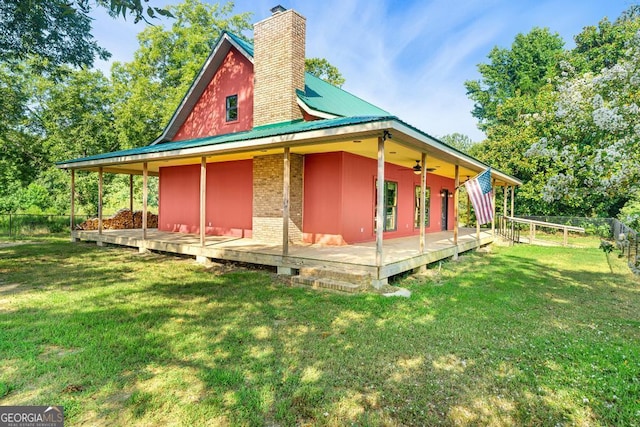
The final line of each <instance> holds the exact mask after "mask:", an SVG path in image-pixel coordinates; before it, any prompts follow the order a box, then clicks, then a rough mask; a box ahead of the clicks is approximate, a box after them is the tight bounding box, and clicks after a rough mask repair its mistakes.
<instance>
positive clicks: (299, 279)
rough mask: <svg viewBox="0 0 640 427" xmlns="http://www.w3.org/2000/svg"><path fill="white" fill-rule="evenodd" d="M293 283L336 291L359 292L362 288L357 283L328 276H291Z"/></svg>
mask: <svg viewBox="0 0 640 427" xmlns="http://www.w3.org/2000/svg"><path fill="white" fill-rule="evenodd" d="M291 284H292V285H302V286H308V287H311V288H314V289H332V290H334V291H341V292H349V293H354V292H359V291H360V290H361V289H362V285H359V284H355V283H348V282H342V281H339V280H333V279H328V278H318V277H313V276H302V275H299V276H293V277H292V278H291Z"/></svg>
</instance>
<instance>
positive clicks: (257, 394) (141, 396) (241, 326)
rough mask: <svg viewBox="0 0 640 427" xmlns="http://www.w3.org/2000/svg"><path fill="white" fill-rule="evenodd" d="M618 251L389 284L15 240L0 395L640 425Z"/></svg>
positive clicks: (531, 256) (240, 414)
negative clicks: (324, 285) (389, 287)
mask: <svg viewBox="0 0 640 427" xmlns="http://www.w3.org/2000/svg"><path fill="white" fill-rule="evenodd" d="M5 244H6V243H5ZM610 261H611V262H610V263H609V262H607V258H606V257H605V255H604V254H603V252H602V251H600V250H598V249H568V248H544V247H531V246H525V245H521V246H515V247H499V248H494V249H493V252H492V253H488V254H487V253H474V254H471V255H465V256H463V257H462V258H461V260H460V261H459V262H449V263H444V264H443V265H442V267H441V269H432V270H430V271H429V273H430V274H428V275H426V276H424V277H420V278H407V279H404V280H403V281H401V282H400V283H397V284H399V285H401V286H405V287H408V288H409V289H411V291H412V292H413V295H412V297H411V298H410V299H403V298H398V299H389V298H384V297H381V296H379V295H376V294H358V295H355V296H348V295H340V294H335V293H323V292H316V291H308V290H306V289H300V288H291V287H289V286H288V285H287V284H286V282H285V281H283V280H279V279H278V278H276V277H275V276H274V275H273V274H271V273H269V272H265V271H262V272H260V271H248V270H241V269H232V268H231V267H229V266H226V265H223V266H215V267H213V268H211V269H209V270H206V269H205V268H203V267H201V266H199V265H195V264H194V262H193V260H191V259H185V258H176V257H171V256H166V255H155V254H145V255H140V254H138V253H137V252H134V251H131V250H127V249H121V248H98V247H96V246H95V245H91V244H84V243H79V244H71V243H67V242H66V241H64V240H62V239H58V240H55V239H53V240H51V239H49V240H45V241H42V242H39V243H37V244H28V245H20V246H9V247H7V246H4V247H3V245H2V243H1V242H0V364H1V369H0V405H17V404H38V405H49V404H59V405H64V407H65V414H66V417H67V425H83V424H86V425H187V426H193V425H272V426H276V425H279V426H288V425H352V424H355V425H368V426H376V425H389V426H391V425H394V426H395V425H438V424H444V425H536V426H538V425H549V426H556V425H626V426H634V425H636V426H637V425H640V421H638V420H640V283H639V282H638V280H637V279H635V278H633V277H632V276H631V275H629V273H628V271H627V269H626V268H625V266H624V263H623V262H622V261H620V260H618V259H617V258H616V256H615V254H612V255H611V256H610Z"/></svg>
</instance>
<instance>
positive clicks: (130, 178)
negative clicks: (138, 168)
mask: <svg viewBox="0 0 640 427" xmlns="http://www.w3.org/2000/svg"><path fill="white" fill-rule="evenodd" d="M129 210H130V211H131V213H132V214H133V174H130V175H129Z"/></svg>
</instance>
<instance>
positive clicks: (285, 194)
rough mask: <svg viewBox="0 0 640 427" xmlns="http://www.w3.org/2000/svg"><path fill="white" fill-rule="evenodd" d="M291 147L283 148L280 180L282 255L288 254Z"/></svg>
mask: <svg viewBox="0 0 640 427" xmlns="http://www.w3.org/2000/svg"><path fill="white" fill-rule="evenodd" d="M290 163H291V149H290V148H289V147H285V148H284V158H283V167H284V170H283V174H282V176H283V180H282V256H288V255H289V197H290V188H291V166H290Z"/></svg>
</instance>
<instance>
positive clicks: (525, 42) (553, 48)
mask: <svg viewBox="0 0 640 427" xmlns="http://www.w3.org/2000/svg"><path fill="white" fill-rule="evenodd" d="M563 46H564V41H563V40H562V38H561V37H560V36H559V35H558V34H557V33H555V34H552V33H551V32H550V31H549V30H548V29H547V28H544V29H541V28H534V29H533V30H531V31H530V32H529V33H528V34H518V35H517V36H516V38H515V40H514V42H513V44H512V45H511V49H504V48H499V47H497V46H496V47H494V48H493V49H492V50H491V52H489V55H488V58H489V63H488V64H479V65H478V71H479V72H480V75H481V76H482V77H481V78H480V79H479V80H470V81H467V82H465V87H466V88H467V95H468V96H469V98H471V99H472V100H473V101H474V102H475V105H474V108H473V111H472V114H473V116H474V117H476V118H477V119H478V127H479V128H480V129H481V130H483V131H485V132H486V131H487V130H488V129H490V128H491V127H492V126H493V125H495V124H497V123H498V120H501V121H502V122H504V121H505V120H506V121H507V122H509V121H511V122H512V121H514V120H517V119H518V114H519V113H520V111H517V110H516V111H513V113H514V114H510V115H508V114H506V111H503V112H502V114H501V115H499V114H498V108H499V107H500V106H502V105H504V103H505V101H506V100H508V99H511V98H514V97H518V96H535V94H536V93H537V92H538V90H539V89H540V88H541V87H542V86H544V85H545V84H547V83H548V80H549V79H550V78H553V77H554V76H555V75H556V69H557V64H558V62H559V60H560V59H561V58H562V56H563V52H564V50H563ZM527 113H532V111H527Z"/></svg>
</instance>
